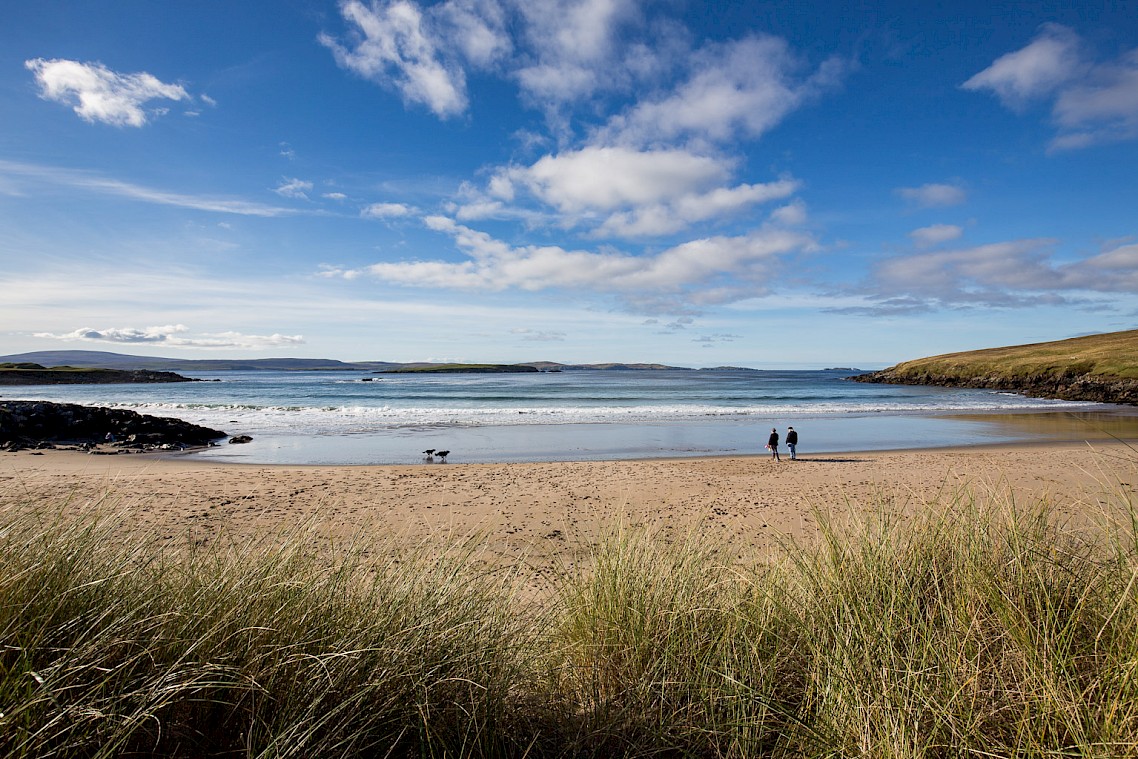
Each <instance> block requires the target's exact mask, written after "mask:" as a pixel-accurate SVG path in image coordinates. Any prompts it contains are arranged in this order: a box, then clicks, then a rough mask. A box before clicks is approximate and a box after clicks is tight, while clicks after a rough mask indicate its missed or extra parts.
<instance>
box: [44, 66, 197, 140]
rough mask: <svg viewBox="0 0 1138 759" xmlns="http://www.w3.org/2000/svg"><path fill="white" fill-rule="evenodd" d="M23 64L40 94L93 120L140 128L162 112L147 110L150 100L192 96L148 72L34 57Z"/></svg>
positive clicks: (85, 118) (187, 98)
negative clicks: (125, 71) (129, 72)
mask: <svg viewBox="0 0 1138 759" xmlns="http://www.w3.org/2000/svg"><path fill="white" fill-rule="evenodd" d="M24 66H25V67H26V68H27V69H28V70H29V71H31V72H32V74H33V75H34V76H35V79H36V84H38V85H39V86H40V96H41V97H43V98H44V99H45V100H52V101H55V102H57V103H62V104H64V105H69V106H71V107H72V109H73V110H74V111H75V113H77V114H79V116H80V117H81V118H83V119H84V120H86V121H89V122H92V123H94V122H96V121H100V122H102V123H104V124H111V125H113V126H119V127H122V126H132V127H141V126H143V125H144V124H146V122H147V121H148V120H149V118H150V116H151V115H153V114H155V113H158V112H160V111H161V109H154V108H151V109H150V110H147V109H146V108H145V105H146V104H147V103H149V102H150V101H152V100H174V101H178V100H189V99H190V95H189V93H188V92H186V90H185V88H184V87H182V86H181V85H180V84H168V83H166V82H163V81H161V80H159V79H158V78H157V77H155V76H153V75H151V74H147V73H145V72H140V73H136V74H119V73H116V72H114V71H111V70H110V69H109V68H107V67H106V66H104V65H103V64H101V63H80V62H79V61H69V60H63V59H58V58H53V59H51V60H47V59H44V58H34V59H32V60H29V61H25V62H24Z"/></svg>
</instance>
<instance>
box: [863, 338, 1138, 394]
mask: <svg viewBox="0 0 1138 759" xmlns="http://www.w3.org/2000/svg"><path fill="white" fill-rule="evenodd" d="M857 379H858V380H859V381H862V382H886V383H891V384H902V385H945V386H950V387H988V388H993V389H997V390H1012V391H1015V392H1020V393H1023V394H1025V395H1031V396H1035V397H1043V398H1061V399H1064V400H1091V401H1104V402H1110V403H1129V404H1138V330H1127V331H1125V332H1110V333H1106V334H1101V335H1088V336H1085V337H1075V338H1071V339H1069V340H1057V341H1055V342H1048V343H1033V344H1030V345H1015V346H1009V347H1005V348H988V349H985V350H977V351H965V352H962V353H946V354H943V355H940V356H930V357H928V358H918V359H914V360H912V361H904V362H902V363H900V364H897V365H896V366H891V367H889V368H888V369H883V370H882V371H880V372H873V373H871V374H867V375H862V376H861V377H858V378H857Z"/></svg>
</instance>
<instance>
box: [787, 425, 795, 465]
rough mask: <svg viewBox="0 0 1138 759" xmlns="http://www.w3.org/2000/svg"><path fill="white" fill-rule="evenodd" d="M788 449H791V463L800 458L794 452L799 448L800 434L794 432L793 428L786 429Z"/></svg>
mask: <svg viewBox="0 0 1138 759" xmlns="http://www.w3.org/2000/svg"><path fill="white" fill-rule="evenodd" d="M786 447H787V448H789V449H790V460H791V461H794V460H795V459H796V458H798V454H797V453H795V450H794V449H795V448H797V447H798V433H797V432H796V431H795V430H794V428H793V427H787V428H786Z"/></svg>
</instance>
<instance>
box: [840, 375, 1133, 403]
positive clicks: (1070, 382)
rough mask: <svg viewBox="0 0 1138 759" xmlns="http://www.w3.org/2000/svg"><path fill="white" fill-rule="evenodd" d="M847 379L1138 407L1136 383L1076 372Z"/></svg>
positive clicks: (892, 376)
mask: <svg viewBox="0 0 1138 759" xmlns="http://www.w3.org/2000/svg"><path fill="white" fill-rule="evenodd" d="M850 379H852V380H854V381H855V382H880V383H885V384H890V385H937V386H940V387H975V388H987V389H990V390H1001V391H1004V392H1010V393H1019V394H1020V395H1026V396H1029V397H1031V398H1055V399H1058V400H1064V401H1095V402H1098V403H1123V404H1129V405H1138V380H1134V379H1125V378H1112V377H1104V376H1102V375H1094V374H1086V373H1081V372H1078V371H1062V372H1053V373H1035V374H1026V375H1020V376H1015V377H1008V376H1002V375H992V374H978V375H975V376H964V375H959V374H948V373H940V372H933V371H928V370H918V369H910V370H908V371H903V370H899V369H898V367H891V368H889V369H883V370H881V371H879V372H870V373H869V374H861V375H858V376H856V377H851V378H850Z"/></svg>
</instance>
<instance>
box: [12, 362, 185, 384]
mask: <svg viewBox="0 0 1138 759" xmlns="http://www.w3.org/2000/svg"><path fill="white" fill-rule="evenodd" d="M197 381H198V380H195V379H192V378H190V377H183V376H182V375H180V374H175V373H174V372H154V371H150V370H148V369H132V370H123V369H76V368H73V367H70V366H56V367H52V368H51V369H48V368H46V367H43V366H40V365H38V364H0V385H119V384H126V383H141V382H148V383H149V382H197Z"/></svg>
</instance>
